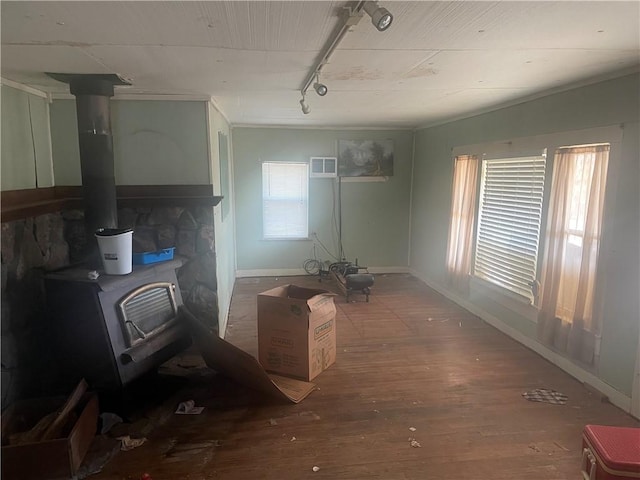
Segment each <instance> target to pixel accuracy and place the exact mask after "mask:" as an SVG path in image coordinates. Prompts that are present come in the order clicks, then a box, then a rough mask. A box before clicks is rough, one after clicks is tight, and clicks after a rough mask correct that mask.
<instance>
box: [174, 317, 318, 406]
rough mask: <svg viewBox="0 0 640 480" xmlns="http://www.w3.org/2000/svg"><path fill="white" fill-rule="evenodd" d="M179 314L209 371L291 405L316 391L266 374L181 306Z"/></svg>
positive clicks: (260, 367) (305, 385)
mask: <svg viewBox="0 0 640 480" xmlns="http://www.w3.org/2000/svg"><path fill="white" fill-rule="evenodd" d="M180 312H181V314H182V318H184V320H186V322H187V323H188V325H189V328H190V329H191V332H192V334H193V340H194V343H195V344H196V346H197V347H198V349H199V350H200V353H201V354H202V358H204V361H205V363H206V364H207V366H208V367H209V368H211V369H212V370H215V371H216V372H218V373H220V374H221V375H224V376H226V377H228V378H231V379H232V380H235V381H236V382H238V383H240V384H242V385H245V386H246V387H249V388H251V389H253V390H257V391H260V392H263V393H266V394H267V395H270V396H272V397H275V398H278V399H280V400H286V401H288V402H293V403H299V402H301V401H302V400H304V399H305V398H306V397H307V396H308V395H309V394H310V393H311V392H313V391H314V390H315V388H316V386H315V384H313V383H311V382H303V381H301V380H295V379H293V378H286V377H281V376H280V375H274V374H268V373H267V372H265V371H264V368H262V365H260V364H259V363H258V361H257V360H256V359H255V358H254V357H252V356H251V355H249V354H248V353H247V352H244V351H242V350H240V349H239V348H238V347H236V346H235V345H232V344H231V343H229V342H227V341H225V340H224V339H222V338H220V337H219V336H218V332H215V331H212V330H211V329H210V328H209V327H207V326H206V325H205V324H204V323H202V322H201V321H200V320H199V319H198V318H197V317H196V316H195V315H193V313H191V312H190V311H189V310H188V309H187V307H185V306H181V307H180Z"/></svg>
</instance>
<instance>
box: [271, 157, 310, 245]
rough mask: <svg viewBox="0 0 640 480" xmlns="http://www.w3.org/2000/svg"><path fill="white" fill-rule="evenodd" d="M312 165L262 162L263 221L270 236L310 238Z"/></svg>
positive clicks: (274, 237) (278, 237)
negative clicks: (310, 166) (310, 180)
mask: <svg viewBox="0 0 640 480" xmlns="http://www.w3.org/2000/svg"><path fill="white" fill-rule="evenodd" d="M308 203H309V164H308V163H283V162H264V163H263V164H262V223H263V236H264V238H266V239H291V238H307V237H308V231H309V227H308Z"/></svg>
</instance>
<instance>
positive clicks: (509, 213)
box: [474, 155, 546, 301]
mask: <svg viewBox="0 0 640 480" xmlns="http://www.w3.org/2000/svg"><path fill="white" fill-rule="evenodd" d="M545 166H546V157H545V156H542V155H541V156H532V157H519V158H501V159H487V160H484V161H483V162H482V179H481V185H480V199H479V200H480V201H479V203H480V206H479V214H478V227H477V236H476V252H475V262H474V275H476V276H477V277H480V278H483V279H485V280H487V281H489V282H491V283H494V284H496V285H499V286H501V287H504V288H506V289H508V290H511V291H512V292H515V293H517V294H519V295H522V296H524V297H526V298H528V299H529V300H531V301H532V300H533V295H532V291H531V284H532V282H533V281H534V280H535V278H536V269H537V260H538V246H539V239H540V222H541V218H542V200H543V195H544V177H545Z"/></svg>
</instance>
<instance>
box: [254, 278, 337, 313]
mask: <svg viewBox="0 0 640 480" xmlns="http://www.w3.org/2000/svg"><path fill="white" fill-rule="evenodd" d="M335 296H336V294H335V293H332V292H330V291H328V290H322V289H320V288H304V287H298V286H297V285H283V286H280V287H276V288H272V289H271V290H267V291H266V292H262V293H260V294H259V295H258V297H275V298H283V299H285V298H286V299H290V300H291V299H293V300H299V301H300V302H299V304H300V305H301V304H302V303H305V304H306V305H307V308H308V310H309V311H310V312H314V311H316V310H318V309H320V308H322V307H323V306H324V305H326V304H327V303H328V302H329V299H330V298H332V297H335ZM332 303H333V302H332Z"/></svg>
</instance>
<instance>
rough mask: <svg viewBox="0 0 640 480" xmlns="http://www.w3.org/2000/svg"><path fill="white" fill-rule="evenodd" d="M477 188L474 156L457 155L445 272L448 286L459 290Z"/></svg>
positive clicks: (465, 283) (465, 275) (465, 282)
mask: <svg viewBox="0 0 640 480" xmlns="http://www.w3.org/2000/svg"><path fill="white" fill-rule="evenodd" d="M477 185H478V157H477V156H475V155H459V156H457V157H456V158H455V164H454V168H453V195H452V199H451V218H450V223H449V243H448V246H447V271H448V277H449V278H448V280H449V284H450V286H452V287H453V288H455V289H457V290H462V291H466V290H467V289H468V288H469V273H470V270H471V253H472V248H473V229H474V220H475V210H476V192H477Z"/></svg>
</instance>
